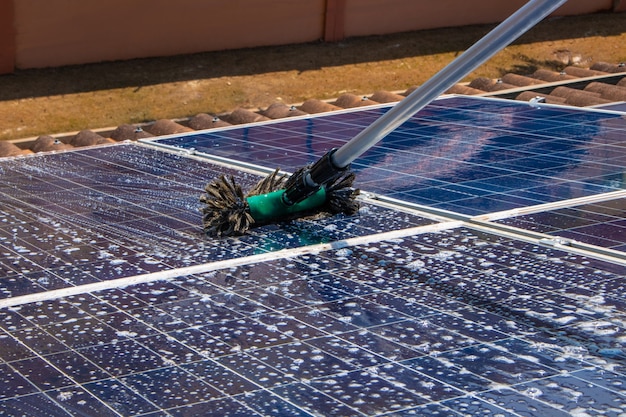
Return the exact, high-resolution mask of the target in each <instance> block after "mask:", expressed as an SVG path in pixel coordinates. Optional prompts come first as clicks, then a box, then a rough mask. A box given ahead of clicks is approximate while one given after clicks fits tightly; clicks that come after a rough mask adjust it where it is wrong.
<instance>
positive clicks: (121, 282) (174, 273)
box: [0, 221, 463, 308]
mask: <svg viewBox="0 0 626 417" xmlns="http://www.w3.org/2000/svg"><path fill="white" fill-rule="evenodd" d="M462 224H463V223H462V222H460V221H449V222H442V223H434V224H430V225H425V226H416V227H411V228H406V229H400V230H393V231H390V232H382V233H376V234H371V235H366V236H359V237H354V238H348V239H344V240H338V241H333V242H329V243H320V244H315V245H308V246H302V247H298V248H290V249H282V250H278V251H274V252H266V253H261V254H255V255H250V256H245V257H241V258H234V259H227V260H223V261H215V262H210V263H204V264H200V265H193V266H188V267H181V268H174V269H169V270H163V271H158V272H152V273H148V274H141V275H134V276H130V277H124V278H118V279H112V280H107V281H100V282H96V283H91V284H84V285H77V286H74V287H69V288H62V289H56V290H50V291H45V292H40V293H34V294H27V295H21V296H17V297H10V298H5V299H2V300H0V308H7V307H16V306H19V305H23V304H28V303H35V302H41V301H49V300H54V299H58V298H62V297H69V296H73V295H79V294H85V293H92V292H96V291H103V290H110V289H115V288H123V287H127V286H129V285H136V284H142V283H147V282H154V281H162V280H168V279H173V278H177V277H181V276H186V275H193V274H202V273H206V272H212V271H217V270H220V269H226V268H232V267H237V266H244V265H250V264H256V263H260V262H267V261H273V260H278V259H289V258H295V257H297V256H301V255H314V254H317V253H321V252H325V251H329V250H338V249H343V248H347V247H352V246H357V245H367V244H369V243H376V242H381V241H385V240H392V239H402V238H406V237H410V236H416V235H419V234H424V233H433V232H439V231H443V230H449V229H454V228H457V227H459V226H461V225H462Z"/></svg>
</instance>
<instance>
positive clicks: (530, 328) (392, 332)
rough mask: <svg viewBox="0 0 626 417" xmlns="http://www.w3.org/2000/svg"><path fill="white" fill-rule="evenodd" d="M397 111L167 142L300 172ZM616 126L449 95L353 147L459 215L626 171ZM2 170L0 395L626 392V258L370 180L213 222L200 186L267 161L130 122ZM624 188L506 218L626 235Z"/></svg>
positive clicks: (496, 398) (450, 409) (7, 398)
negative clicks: (141, 134) (329, 212)
mask: <svg viewBox="0 0 626 417" xmlns="http://www.w3.org/2000/svg"><path fill="white" fill-rule="evenodd" d="M386 108H387V107H379V108H367V109H365V110H357V111H348V112H341V113H333V114H330V115H326V116H319V117H309V118H302V119H298V120H284V121H280V122H271V123H266V124H259V125H254V126H248V127H237V128H228V129H223V130H219V131H211V132H205V133H198V134H193V135H184V136H181V137H175V138H174V137H173V138H166V139H160V140H157V141H156V142H157V143H162V142H164V143H166V144H169V145H175V146H181V147H184V148H195V149H196V150H197V151H199V152H204V153H211V154H214V155H218V156H224V157H229V158H234V159H237V160H240V161H244V162H245V161H248V162H254V163H255V164H258V165H266V166H267V167H268V168H275V167H276V166H280V167H281V168H283V169H285V170H287V171H293V170H295V169H296V168H299V167H301V166H302V165H304V164H306V163H309V162H312V161H314V160H316V159H317V158H318V157H319V156H320V155H321V154H323V153H324V152H325V151H326V150H327V149H329V148H332V147H336V146H340V145H341V144H342V143H345V142H346V141H347V140H349V139H350V138H352V137H353V136H354V135H355V134H356V133H358V131H360V130H361V129H362V128H364V127H365V126H366V125H368V124H369V123H371V122H372V121H373V120H374V119H375V118H376V117H378V116H379V115H380V114H381V113H382V112H384V111H385V110H386ZM624 127H625V126H624V119H623V118H621V117H619V116H617V115H616V114H614V113H609V112H596V111H586V110H577V109H568V108H556V107H548V108H534V107H530V106H528V105H527V104H522V103H511V102H503V101H499V100H485V99H471V98H450V99H443V100H438V101H436V102H434V103H433V104H432V105H430V106H428V107H427V108H425V109H424V110H423V111H422V112H420V115H419V117H415V118H413V119H412V120H410V121H409V122H407V123H406V124H405V125H403V126H402V127H401V128H400V129H399V130H398V131H397V132H395V133H394V134H393V135H391V136H390V137H388V138H386V139H385V140H384V141H383V142H382V143H381V144H379V145H377V146H376V147H375V148H374V149H372V150H371V151H369V152H368V153H367V154H366V155H364V157H363V158H361V159H359V160H357V161H356V162H355V164H354V168H355V170H356V171H357V180H358V185H359V186H360V187H361V188H362V189H363V190H365V191H371V192H375V193H380V194H384V195H388V196H391V197H395V198H398V199H401V200H405V201H407V202H412V203H421V204H425V205H429V206H431V207H433V208H435V209H436V208H445V209H448V210H452V211H456V212H457V213H460V214H486V215H488V214H489V213H493V212H497V211H501V210H505V209H510V208H516V207H522V206H523V207H525V206H528V205H534V204H542V203H546V202H553V201H554V202H562V203H563V204H564V205H565V206H567V199H569V198H573V197H584V196H595V195H597V194H599V193H603V192H606V191H612V190H616V189H621V188H623V163H622V162H623V160H624V154H623V149H624V144H625V143H626V139H625V137H624ZM0 174H1V175H2V181H1V182H0V253H1V254H2V256H1V257H0V305H1V306H3V307H0V375H2V376H1V377H0V414H6V415H28V416H33V417H38V416H46V417H48V416H70V415H76V416H151V417H156V416H189V415H203V416H205V415H206V416H209V415H219V416H255V415H263V416H314V415H342V416H405V415H446V416H456V415H458V416H461V415H503V416H509V415H511V416H513V415H535V416H559V415H564V416H565V415H577V414H578V415H619V413H622V412H623V411H622V410H624V409H625V408H626V400H625V398H626V397H625V396H624V392H623V389H622V387H623V386H624V384H625V383H626V368H624V363H625V362H624V360H625V359H626V358H625V354H624V340H626V335H625V334H624V332H625V330H626V323H625V321H624V317H625V316H626V315H625V307H624V303H625V302H626V298H625V296H624V294H625V293H626V291H625V288H624V276H626V269H625V267H624V265H623V262H620V261H619V260H617V259H613V260H611V259H609V258H607V257H599V256H597V253H593V252H588V255H589V256H584V255H583V254H580V253H578V252H575V251H572V252H565V251H559V250H556V249H554V248H549V247H544V246H538V245H537V244H536V242H535V243H533V242H532V241H527V240H528V239H527V238H524V239H525V240H520V239H522V237H521V236H520V238H519V239H516V238H515V236H516V235H515V234H514V230H513V229H511V230H510V232H511V233H510V234H507V236H506V237H503V236H501V235H497V234H492V233H491V232H488V231H480V232H479V231H477V230H474V229H472V228H469V227H468V226H463V225H460V224H459V223H451V222H445V221H443V220H441V219H440V220H438V221H439V222H442V223H437V222H438V221H437V220H433V219H432V218H427V217H423V216H421V215H417V214H411V213H406V212H404V211H402V212H401V211H399V210H398V209H393V208H388V207H382V206H379V205H377V203H376V202H371V201H370V202H367V203H364V204H363V208H362V209H361V210H360V212H359V214H358V215H356V216H352V217H346V216H334V217H326V218H321V219H315V220H313V219H308V220H307V219H304V220H299V221H294V222H290V223H286V224H277V225H268V226H264V227H260V228H256V229H253V230H252V231H251V232H250V233H249V234H248V235H246V236H242V237H235V238H227V239H214V238H210V237H207V236H204V234H203V232H202V227H201V217H200V212H199V208H200V203H199V202H198V198H199V196H200V194H201V193H202V189H203V187H204V185H205V184H206V183H207V182H208V181H210V180H212V179H214V178H216V177H217V176H219V175H221V174H231V175H234V176H235V178H236V180H237V182H238V183H240V184H242V186H243V187H244V188H248V187H250V186H251V185H252V184H253V183H255V182H256V181H257V180H258V179H260V178H261V176H260V175H254V174H251V173H245V172H242V171H240V170H237V169H236V168H225V167H222V166H219V165H216V164H214V163H212V162H209V161H207V160H204V159H201V158H197V157H194V156H192V155H191V154H190V152H188V149H187V150H180V151H170V150H166V149H160V150H159V149H155V148H154V147H152V146H151V145H147V144H130V143H128V144H118V145H114V146H105V147H97V148H87V149H80V150H74V151H70V152H65V153H58V154H39V155H34V156H32V157H27V158H14V159H3V160H0ZM623 202H624V199H623V198H621V199H614V200H608V201H604V202H595V203H589V204H580V203H578V205H572V207H569V208H563V209H551V210H546V212H545V213H536V214H533V215H525V216H518V217H513V218H510V219H504V220H500V223H504V224H503V225H502V224H501V225H499V227H506V226H507V225H514V226H521V227H523V228H527V229H530V230H533V231H537V232H541V233H543V234H544V235H545V236H547V237H549V236H552V235H557V236H563V237H572V238H575V239H578V240H580V241H584V242H586V243H590V244H593V245H598V246H603V247H608V248H611V249H615V250H623V242H624V241H623V238H621V234H620V233H608V231H619V230H621V229H620V228H621V227H623V224H622V223H623V222H622V221H621V219H620V217H621V218H622V219H623V210H624V206H623ZM454 217H455V218H458V217H459V216H454ZM491 225H494V224H493V223H491ZM489 226H490V223H489V222H484V223H481V230H487V229H488V228H489ZM474 227H476V226H474ZM409 228H411V229H409ZM438 228H440V229H442V230H441V231H438V232H436V231H434V230H436V229H438ZM404 229H408V230H404ZM383 232H384V233H387V234H385V235H379V233H383ZM586 239H590V240H586ZM325 243H328V244H327V245H321V244H325ZM565 249H567V248H565ZM568 250H569V249H568ZM260 255H262V256H263V258H262V260H259V259H261V258H260V257H259V256H260ZM190 268H195V269H194V271H195V272H190ZM113 280H116V281H113ZM100 284H109V285H108V286H107V285H102V286H99V287H95V286H94V285H100ZM113 284H114V285H113ZM56 290H63V291H64V292H59V291H56ZM68 291H71V294H68Z"/></svg>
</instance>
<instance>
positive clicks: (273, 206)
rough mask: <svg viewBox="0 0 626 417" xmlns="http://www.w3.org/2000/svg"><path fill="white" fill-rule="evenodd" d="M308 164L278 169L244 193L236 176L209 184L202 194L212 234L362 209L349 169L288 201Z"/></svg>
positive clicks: (204, 214)
mask: <svg viewBox="0 0 626 417" xmlns="http://www.w3.org/2000/svg"><path fill="white" fill-rule="evenodd" d="M308 168H309V167H305V168H302V169H300V170H299V171H297V172H296V173H294V174H293V175H291V176H290V177H287V176H286V175H284V174H280V173H279V170H278V169H276V170H275V171H274V172H272V173H271V174H269V175H268V176H267V177H265V178H263V179H262V180H261V181H259V182H258V183H257V184H256V185H255V186H254V187H253V188H252V189H251V190H250V191H249V192H248V193H246V194H244V192H243V190H242V188H241V186H239V185H238V184H237V183H236V182H235V179H234V177H232V176H224V175H222V176H220V177H219V178H218V179H216V180H215V181H213V182H211V183H209V184H207V186H206V187H205V194H203V195H202V196H200V202H201V203H204V206H203V207H202V223H203V226H204V231H205V233H206V234H208V235H211V236H218V237H220V236H236V235H242V234H245V233H246V232H247V231H248V230H249V229H250V228H252V227H255V226H260V225H264V224H269V223H272V222H280V221H288V220H293V219H296V218H301V217H309V216H312V215H324V214H327V215H333V214H338V213H344V214H347V215H352V214H355V213H356V212H357V211H358V209H359V203H358V201H357V200H356V197H357V196H358V195H359V190H358V189H355V188H353V187H352V184H353V182H354V178H355V176H354V174H353V173H351V172H349V171H347V172H345V173H344V174H343V175H341V176H340V177H338V178H336V179H334V180H333V181H332V182H330V183H328V184H326V185H325V186H323V187H320V189H319V190H318V191H317V192H316V193H314V194H312V195H310V196H309V197H307V198H305V199H304V200H302V201H300V202H298V203H296V204H286V203H285V201H284V198H283V194H284V190H285V188H288V187H289V186H290V185H291V183H293V181H298V178H299V177H300V174H301V173H302V172H305V171H306V170H307V169H308Z"/></svg>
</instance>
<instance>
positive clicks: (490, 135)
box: [156, 97, 626, 215]
mask: <svg viewBox="0 0 626 417" xmlns="http://www.w3.org/2000/svg"><path fill="white" fill-rule="evenodd" d="M388 108H389V105H385V106H378V107H373V108H368V109H367V110H362V109H360V110H352V111H347V112H340V113H337V114H333V115H330V116H329V115H323V116H319V117H307V118H300V119H297V120H290V121H281V122H279V123H269V124H267V123H266V124H260V125H257V126H251V127H246V128H243V129H242V128H233V129H225V130H219V131H208V132H207V133H201V134H192V135H189V136H183V137H180V136H179V137H174V138H166V139H159V140H157V141H156V143H160V144H164V145H170V146H176V147H179V148H185V149H191V148H193V149H194V150H195V151H197V152H200V153H208V154H212V155H218V156H223V157H230V158H236V159H237V160H240V161H246V162H250V163H254V164H260V165H268V164H271V166H269V168H275V167H277V166H278V167H281V168H282V169H284V170H286V171H294V170H295V169H297V168H299V167H301V166H303V165H306V164H307V163H310V162H313V161H315V160H316V159H317V158H319V157H320V156H321V155H322V154H323V153H325V152H326V151H327V150H329V149H331V148H333V147H337V146H340V145H341V144H342V143H345V142H346V141H348V140H349V139H351V138H352V137H354V136H355V135H356V134H357V133H358V132H360V131H361V130H363V129H364V128H365V127H366V126H368V125H369V124H370V123H371V122H372V121H374V120H375V119H376V118H377V117H379V116H380V115H381V114H382V113H384V112H385V111H386V110H387V109H388ZM625 130H626V119H625V118H624V117H623V115H620V114H618V113H615V112H601V111H590V110H581V109H578V108H567V107H555V106H548V105H545V106H541V107H537V106H531V105H529V104H526V103H519V102H512V101H505V100H496V99H488V100H487V99H480V98H472V97H451V98H443V99H439V100H436V101H435V102H433V103H432V104H431V105H430V106H428V107H426V108H425V109H424V110H422V111H421V112H419V113H418V115H416V116H415V117H413V118H412V119H410V120H409V121H408V122H407V123H405V124H404V125H402V126H401V127H399V128H398V129H397V130H396V131H394V132H393V133H391V134H390V135H389V136H388V137H387V138H385V139H384V140H383V141H382V142H381V143H380V144H379V145H377V146H375V147H374V148H372V149H371V150H370V151H368V152H367V153H366V154H365V155H363V157H361V158H359V159H357V160H356V161H355V162H354V163H353V169H354V171H355V172H357V182H356V185H357V186H359V187H361V188H363V189H364V190H367V191H369V192H372V193H377V194H381V195H385V196H388V197H393V198H397V199H401V200H403V201H408V202H412V203H417V204H423V205H427V206H429V207H433V208H439V209H443V210H451V211H454V212H458V213H462V214H466V215H481V214H485V213H491V212H495V211H502V210H508V209H513V208H519V207H526V206H530V205H535V204H542V203H546V202H553V201H560V200H565V199H570V198H577V197H582V196H589V195H596V194H600V193H604V192H608V191H614V190H619V189H622V188H623V185H624V182H623V172H624V170H623V167H624V162H625V161H626V153H625V151H624V149H625V148H624V146H623V143H624V131H625Z"/></svg>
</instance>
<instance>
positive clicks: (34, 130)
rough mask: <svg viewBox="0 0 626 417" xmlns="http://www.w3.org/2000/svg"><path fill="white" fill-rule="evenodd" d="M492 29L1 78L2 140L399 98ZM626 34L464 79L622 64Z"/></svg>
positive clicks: (565, 35) (581, 21) (601, 22)
mask: <svg viewBox="0 0 626 417" xmlns="http://www.w3.org/2000/svg"><path fill="white" fill-rule="evenodd" d="M490 28H491V26H472V27H465V28H447V29H439V30H429V31H421V32H411V33H402V34H395V35H388V36H372V37H367V38H358V39H349V40H346V41H343V42H339V43H329V44H327V43H314V44H306V45H290V46H280V47H267V48H256V49H247V50H239V51H224V52H213V53H203V54H196V55H190V56H189V55H188V56H176V57H169V58H155V59H140V60H133V61H124V62H110V63H102V64H93V65H82V66H72V67H64V68H54V69H41V70H26V71H18V72H17V73H15V74H11V75H3V76H0V139H17V138H25V137H30V136H38V135H42V134H53V133H60V132H69V131H76V130H81V129H96V128H101V127H109V126H116V125H119V124H123V123H138V122H147V121H151V120H157V119H161V118H180V117H187V116H192V115H195V114H197V113H201V112H205V113H221V112H226V111H231V110H233V109H235V108H237V107H247V108H264V107H266V106H268V105H269V104H271V103H273V102H276V101H283V102H285V103H298V102H301V101H304V100H306V99H309V98H319V99H327V98H333V97H337V96H338V95H340V94H342V93H344V92H351V93H355V94H368V93H372V92H374V91H377V90H390V91H394V90H403V89H406V88H408V87H410V86H413V85H418V84H421V83H423V82H424V81H425V80H427V79H428V78H429V77H431V76H432V75H433V74H434V73H435V72H436V71H438V70H439V69H441V68H442V67H443V66H445V65H446V64H447V63H449V62H451V61H452V60H453V59H454V57H455V56H457V55H458V54H459V53H460V52H462V51H463V50H465V49H467V48H468V47H469V46H471V44H472V43H473V42H474V41H476V40H477V39H479V38H480V37H481V36H482V35H483V34H485V33H486V32H487V31H488V30H489V29H490ZM625 28H626V13H620V14H614V13H602V14H594V15H588V16H576V17H567V18H556V19H549V20H547V21H544V22H542V23H541V24H539V25H538V26H536V27H535V28H533V29H532V30H531V31H530V32H529V33H527V34H526V35H524V36H523V37H522V38H521V39H520V40H519V41H518V42H516V43H515V44H514V45H511V46H509V47H508V48H506V49H505V50H503V51H501V52H500V53H498V54H497V55H496V56H495V57H494V58H493V59H491V60H490V61H489V62H488V63H486V64H485V65H483V66H482V67H481V68H480V69H479V70H477V71H476V72H475V73H473V74H471V75H470V76H469V77H468V79H471V78H474V77H477V76H485V77H491V78H496V77H499V76H501V75H503V74H505V73H508V72H514V73H518V74H529V73H532V72H533V71H534V70H536V69H538V68H547V69H552V70H560V69H562V68H563V67H565V66H567V65H569V64H572V63H576V64H577V65H580V66H583V67H588V66H590V65H591V64H593V62H598V61H605V62H610V63H617V62H623V61H626V48H624V45H626V33H624V31H625Z"/></svg>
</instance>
